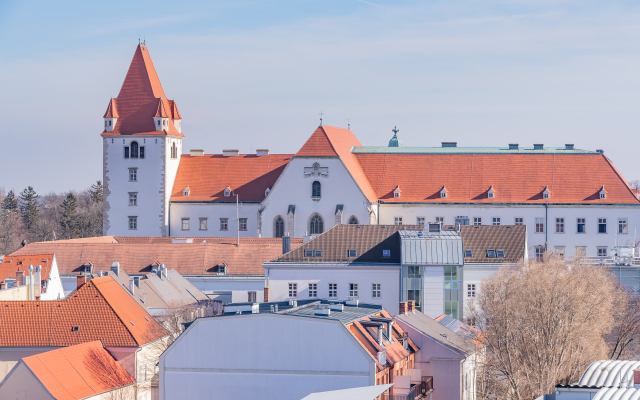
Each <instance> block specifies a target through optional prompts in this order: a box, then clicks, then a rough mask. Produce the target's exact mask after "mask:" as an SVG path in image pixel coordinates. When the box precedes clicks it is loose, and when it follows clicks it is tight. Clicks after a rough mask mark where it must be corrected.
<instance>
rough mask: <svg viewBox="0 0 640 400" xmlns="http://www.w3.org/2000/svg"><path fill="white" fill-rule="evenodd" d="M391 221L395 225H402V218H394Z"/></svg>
mask: <svg viewBox="0 0 640 400" xmlns="http://www.w3.org/2000/svg"><path fill="white" fill-rule="evenodd" d="M393 221H394V224H395V225H402V217H395V218H394V219H393Z"/></svg>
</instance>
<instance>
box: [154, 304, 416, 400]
mask: <svg viewBox="0 0 640 400" xmlns="http://www.w3.org/2000/svg"><path fill="white" fill-rule="evenodd" d="M212 337H216V338H224V340H211V338H212ZM418 350H419V349H418V347H417V346H416V345H415V344H414V343H413V341H412V340H411V339H410V338H408V337H407V336H406V334H405V332H404V331H403V330H402V329H401V328H400V327H399V326H398V325H397V324H396V323H395V321H394V320H393V318H392V317H391V315H389V313H387V312H386V311H385V310H383V309H382V307H380V306H378V305H370V304H363V303H361V302H358V301H352V302H337V301H327V300H301V301H295V300H292V301H290V302H272V303H261V304H258V303H237V304H229V305H226V306H225V309H224V314H222V315H220V316H215V317H208V318H198V319H196V320H195V321H194V322H193V323H192V324H190V325H189V326H188V327H187V328H186V329H185V331H184V332H183V333H182V335H180V337H179V338H178V339H177V340H176V341H175V342H173V344H172V345H171V346H170V347H169V348H168V349H167V351H165V352H164V353H163V354H162V356H161V357H160V375H159V378H160V399H161V400H170V399H183V398H204V397H207V395H208V394H210V393H213V392H215V393H216V398H218V399H238V400H242V399H247V400H248V399H255V398H278V399H283V400H286V399H291V400H294V399H295V400H299V399H301V398H303V397H305V396H307V395H309V394H311V393H315V392H318V391H328V390H340V389H349V388H357V387H362V386H371V385H376V384H377V385H380V384H389V383H393V384H394V386H393V387H392V389H391V393H392V394H395V395H398V396H400V395H409V394H410V393H416V391H420V392H426V391H427V390H426V389H427V384H426V382H425V381H424V380H422V377H420V376H419V374H418V375H415V374H413V375H412V372H416V371H414V367H413V363H414V356H415V353H416V352H417V351H418ZM412 377H415V378H417V381H416V380H415V378H414V379H412ZM383 396H384V395H383ZM399 398H402V397H399ZM412 398H413V397H412Z"/></svg>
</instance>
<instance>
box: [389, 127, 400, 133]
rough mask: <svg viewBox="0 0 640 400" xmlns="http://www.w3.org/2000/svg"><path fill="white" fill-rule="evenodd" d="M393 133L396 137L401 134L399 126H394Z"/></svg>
mask: <svg viewBox="0 0 640 400" xmlns="http://www.w3.org/2000/svg"><path fill="white" fill-rule="evenodd" d="M391 132H393V134H394V135H397V134H398V132H400V129H398V127H397V126H394V127H393V129H392V130H391Z"/></svg>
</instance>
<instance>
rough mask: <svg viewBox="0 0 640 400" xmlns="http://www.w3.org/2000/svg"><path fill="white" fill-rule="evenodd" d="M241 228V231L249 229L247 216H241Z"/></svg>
mask: <svg viewBox="0 0 640 400" xmlns="http://www.w3.org/2000/svg"><path fill="white" fill-rule="evenodd" d="M240 230H241V231H246V230H247V219H246V218H240Z"/></svg>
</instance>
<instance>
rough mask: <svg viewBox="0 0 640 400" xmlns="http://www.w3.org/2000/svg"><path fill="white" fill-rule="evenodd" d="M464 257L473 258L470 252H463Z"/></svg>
mask: <svg viewBox="0 0 640 400" xmlns="http://www.w3.org/2000/svg"><path fill="white" fill-rule="evenodd" d="M464 256H465V257H473V251H472V250H465V251H464Z"/></svg>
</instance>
